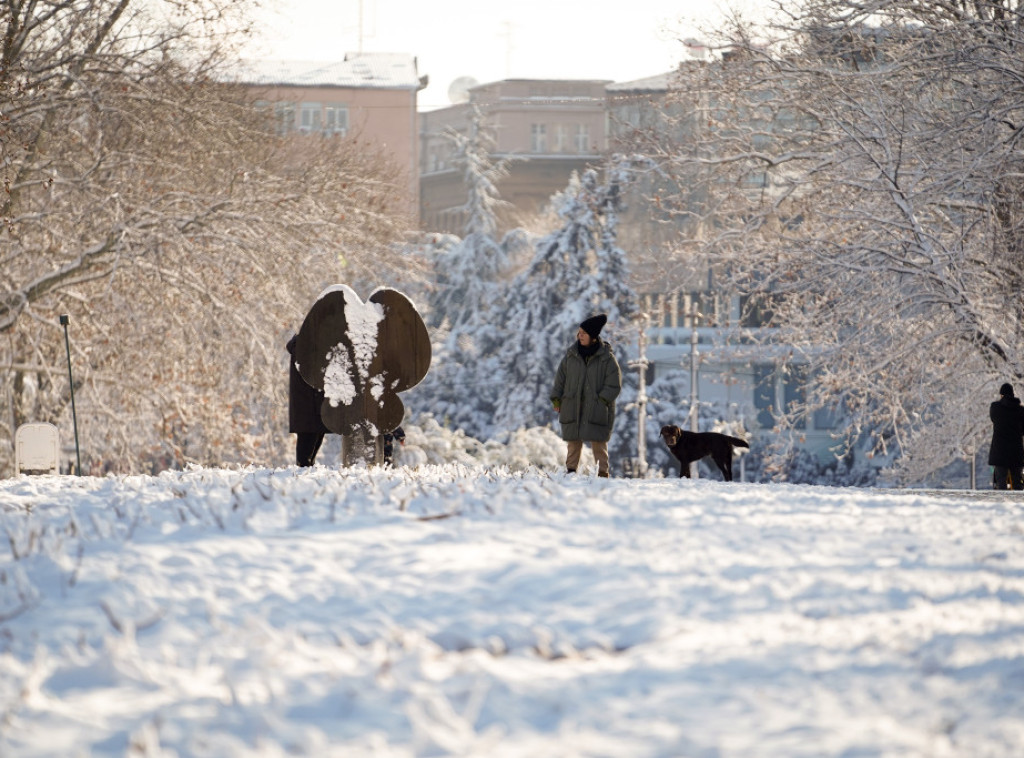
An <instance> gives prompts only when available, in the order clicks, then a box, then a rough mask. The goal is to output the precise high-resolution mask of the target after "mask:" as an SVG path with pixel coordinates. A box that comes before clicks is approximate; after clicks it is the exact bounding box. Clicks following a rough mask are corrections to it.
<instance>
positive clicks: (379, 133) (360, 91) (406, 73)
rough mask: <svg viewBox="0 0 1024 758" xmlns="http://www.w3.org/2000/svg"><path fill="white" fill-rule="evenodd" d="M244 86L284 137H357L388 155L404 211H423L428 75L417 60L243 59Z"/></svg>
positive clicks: (382, 56) (373, 56)
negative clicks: (420, 100)
mask: <svg viewBox="0 0 1024 758" xmlns="http://www.w3.org/2000/svg"><path fill="white" fill-rule="evenodd" d="M236 79H237V81H238V83H241V84H243V85H245V86H246V87H249V88H250V89H251V90H252V91H253V93H254V94H255V96H256V97H257V99H258V100H259V101H261V102H263V103H264V104H265V105H266V107H267V108H272V109H273V111H274V117H275V121H276V124H277V129H278V131H279V132H280V133H283V134H289V133H298V134H320V135H323V136H324V137H331V138H346V137H358V138H359V139H362V140H366V141H367V142H370V143H372V144H375V145H378V146H380V147H381V148H382V149H383V150H386V151H387V153H388V155H389V156H390V158H391V159H392V160H393V161H394V163H395V164H396V166H397V167H398V169H399V172H400V176H401V179H400V181H401V182H402V185H403V187H404V188H405V200H404V206H405V207H404V208H403V209H402V210H404V211H405V212H406V213H408V214H409V215H410V216H411V217H412V218H414V219H415V218H416V214H417V213H418V210H419V114H418V111H417V102H416V101H417V96H418V93H419V92H420V90H422V89H423V88H424V87H426V86H427V77H425V76H423V77H421V76H420V75H419V73H418V71H417V61H416V58H415V57H414V56H411V55H405V54H399V53H359V54H353V53H349V54H347V55H346V56H345V59H344V60H342V61H338V62H333V63H324V62H302V61H245V62H243V63H242V64H241V65H240V67H239V70H238V72H237V76H236Z"/></svg>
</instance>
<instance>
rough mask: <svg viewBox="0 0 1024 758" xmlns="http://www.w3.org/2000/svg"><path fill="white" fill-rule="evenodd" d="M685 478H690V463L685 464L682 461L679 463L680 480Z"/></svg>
mask: <svg viewBox="0 0 1024 758" xmlns="http://www.w3.org/2000/svg"><path fill="white" fill-rule="evenodd" d="M684 476H685V477H686V478H687V479H689V478H690V464H689V463H683V462H682V461H680V462H679V478H680V479H682V478H683V477H684Z"/></svg>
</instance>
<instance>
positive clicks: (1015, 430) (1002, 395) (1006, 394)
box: [988, 384, 1024, 490]
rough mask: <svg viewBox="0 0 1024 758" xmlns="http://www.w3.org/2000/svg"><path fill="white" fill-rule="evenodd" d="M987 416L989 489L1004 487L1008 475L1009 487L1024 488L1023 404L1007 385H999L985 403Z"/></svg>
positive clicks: (1003, 488)
mask: <svg viewBox="0 0 1024 758" xmlns="http://www.w3.org/2000/svg"><path fill="white" fill-rule="evenodd" d="M988 415H989V418H991V419H992V444H991V446H990V447H989V451H988V464H989V465H990V466H991V467H992V488H993V489H997V490H1005V489H1006V480H1007V477H1009V479H1010V482H1011V484H1012V486H1013V489H1015V490H1020V489H1024V407H1021V404H1020V399H1019V398H1017V397H1015V396H1014V394H1013V387H1012V386H1011V385H1009V384H1004V385H1003V386H1002V387H1000V388H999V399H998V400H996V401H995V402H994V403H992V405H990V406H989V409H988Z"/></svg>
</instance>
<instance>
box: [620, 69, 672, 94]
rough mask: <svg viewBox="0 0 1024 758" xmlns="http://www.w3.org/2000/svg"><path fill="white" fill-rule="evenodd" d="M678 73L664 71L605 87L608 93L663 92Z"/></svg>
mask: <svg viewBox="0 0 1024 758" xmlns="http://www.w3.org/2000/svg"><path fill="white" fill-rule="evenodd" d="M678 73H679V72H678V71H666V72H665V73H663V74H656V75H654V76H648V77H645V78H643V79H633V80H632V81H629V82H615V83H614V84H609V85H608V86H607V87H605V90H606V91H608V92H664V91H665V90H667V89H668V88H669V84H671V82H672V79H673V78H674V77H676V76H677V75H678Z"/></svg>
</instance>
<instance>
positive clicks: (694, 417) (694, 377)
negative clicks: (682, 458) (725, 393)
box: [690, 305, 700, 479]
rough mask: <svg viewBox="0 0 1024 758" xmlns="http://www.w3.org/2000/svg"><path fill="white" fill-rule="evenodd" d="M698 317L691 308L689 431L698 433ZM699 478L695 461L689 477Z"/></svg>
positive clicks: (694, 308) (698, 314)
mask: <svg viewBox="0 0 1024 758" xmlns="http://www.w3.org/2000/svg"><path fill="white" fill-rule="evenodd" d="M699 317H700V312H699V311H698V310H697V306H696V305H694V306H693V310H692V312H691V313H690V431H691V432H699V431H700V429H699V428H698V422H699V420H700V410H699V408H698V403H699V402H700V401H699V399H698V392H699V389H698V384H699V382H700V368H699V365H698V362H697V361H698V358H697V344H698V343H699V341H700V337H699V335H698V334H697V319H698V318H699ZM699 476H700V474H699V469H698V468H697V461H694V462H693V463H691V464H690V477H691V478H693V479H697V478H698V477H699Z"/></svg>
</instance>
